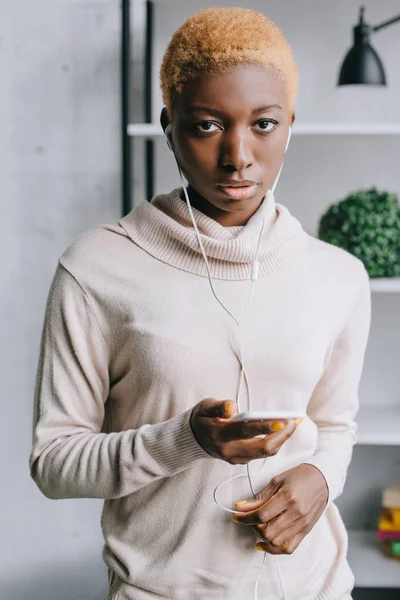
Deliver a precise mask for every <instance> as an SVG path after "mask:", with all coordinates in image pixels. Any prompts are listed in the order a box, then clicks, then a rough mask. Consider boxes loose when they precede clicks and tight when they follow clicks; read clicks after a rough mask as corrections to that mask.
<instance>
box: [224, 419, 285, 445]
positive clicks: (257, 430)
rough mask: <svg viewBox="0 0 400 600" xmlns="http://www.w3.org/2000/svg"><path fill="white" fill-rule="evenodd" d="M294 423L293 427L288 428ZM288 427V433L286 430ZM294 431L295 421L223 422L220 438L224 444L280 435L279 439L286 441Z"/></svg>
mask: <svg viewBox="0 0 400 600" xmlns="http://www.w3.org/2000/svg"><path fill="white" fill-rule="evenodd" d="M293 423H294V427H293V426H292V427H290V425H292V424H293ZM288 427H290V429H289V431H290V433H288V431H287V429H288ZM294 429H296V421H295V420H294V419H292V420H290V421H289V420H287V419H281V420H278V421H277V420H269V419H266V420H263V421H242V422H236V421H234V422H233V423H229V421H228V422H226V421H225V422H224V424H223V426H222V427H221V434H220V438H221V440H222V441H224V442H230V441H233V440H246V439H249V438H254V437H256V436H258V435H274V436H278V434H280V436H281V437H283V438H285V439H286V436H287V437H290V435H291V433H293V431H294Z"/></svg>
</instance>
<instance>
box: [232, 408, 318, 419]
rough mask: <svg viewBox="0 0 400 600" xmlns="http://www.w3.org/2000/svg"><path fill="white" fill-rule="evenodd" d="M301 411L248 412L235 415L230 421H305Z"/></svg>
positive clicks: (303, 413)
mask: <svg viewBox="0 0 400 600" xmlns="http://www.w3.org/2000/svg"><path fill="white" fill-rule="evenodd" d="M305 416H306V413H305V412H304V411H301V410H247V411H245V412H240V413H237V414H236V415H234V416H233V417H232V418H231V419H230V421H266V420H269V421H280V420H281V419H304V417H305Z"/></svg>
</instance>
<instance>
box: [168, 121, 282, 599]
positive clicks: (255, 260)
mask: <svg viewBox="0 0 400 600" xmlns="http://www.w3.org/2000/svg"><path fill="white" fill-rule="evenodd" d="M164 133H165V137H166V140H167V145H168V148H169V149H170V150H171V151H172V152H173V153H174V157H175V160H176V164H177V166H178V171H179V175H180V178H181V180H182V184H183V192H184V195H185V199H186V204H187V207H188V210H189V214H190V218H191V221H192V224H193V228H194V230H195V233H196V237H197V241H198V244H199V247H200V251H201V253H202V256H203V259H204V263H205V267H206V271H207V277H208V281H209V285H210V288H211V291H212V294H213V296H214V298H215V299H216V300H217V302H218V303H219V304H220V306H221V307H222V308H223V309H224V310H225V312H226V313H228V315H229V316H230V317H231V318H232V319H233V321H234V322H235V324H236V325H237V327H238V330H239V333H240V337H239V353H238V361H239V363H240V367H241V371H240V379H239V387H238V391H237V396H236V402H237V405H238V411H239V412H241V409H240V393H241V390H242V385H243V382H244V380H246V384H247V388H248V405H249V410H251V394H250V385H249V380H248V377H247V374H246V369H245V363H244V354H243V340H242V329H241V326H242V323H243V320H244V318H245V316H246V313H247V310H248V308H249V306H250V301H251V298H252V295H253V290H254V285H255V282H256V281H257V279H258V268H259V261H258V257H259V253H260V247H261V240H262V234H263V232H264V226H265V214H266V210H267V207H268V205H269V203H270V202H271V201H272V200H273V198H272V200H271V196H270V195H272V194H273V193H274V190H275V188H276V185H277V183H278V180H279V177H280V174H281V172H282V168H283V161H282V164H281V167H280V169H279V172H278V175H277V176H276V178H275V181H274V183H273V185H272V188H271V189H270V190H268V192H267V194H266V197H265V199H264V201H263V206H264V210H263V219H262V225H261V228H260V233H259V236H258V240H257V247H256V251H255V254H254V258H253V261H252V264H251V275H250V281H251V284H250V290H249V295H248V298H247V302H246V304H245V308H244V311H243V314H242V316H241V318H240V319H237V318H236V317H235V316H234V314H233V313H232V312H231V311H230V310H229V309H228V308H227V307H226V306H225V304H224V303H223V302H222V301H221V300H220V298H219V297H218V294H217V293H216V291H215V288H214V285H213V279H212V275H211V269H210V265H209V262H208V259H207V255H206V253H205V250H204V246H203V242H202V240H201V236H200V233H199V230H198V228H197V224H196V220H195V218H194V214H193V210H192V206H191V203H190V199H189V195H188V192H187V189H186V185H185V181H184V179H183V174H182V170H181V167H180V164H179V162H178V160H177V158H176V155H175V152H174V150H173V146H172V125H171V124H170V123H169V124H168V125H167V127H166V128H165V131H164ZM291 135H292V128H291V126H289V132H288V139H287V142H286V147H285V151H284V154H286V151H287V149H288V147H289V142H290V138H291ZM266 460H267V459H264V460H263V462H262V464H261V466H260V468H259V469H258V470H257V471H256V472H255V473H252V475H256V474H257V473H259V472H260V471H261V469H262V468H263V467H264V465H265V461H266ZM246 467H247V478H248V480H249V485H250V489H251V492H252V494H253V496H255V491H254V489H253V485H252V481H251V476H250V467H249V463H247V465H246ZM239 477H246V474H244V473H240V474H239V475H234V476H233V477H230V478H229V479H227V480H226V481H223V482H222V483H220V484H219V485H218V486H217V487H216V488H215V490H214V501H215V502H216V504H217V505H218V506H219V507H220V508H222V509H223V510H225V511H226V512H229V513H233V514H234V513H237V512H238V511H234V510H231V509H229V508H226V507H225V506H223V505H222V504H220V502H219V501H218V499H217V492H218V490H219V488H220V487H222V486H223V485H225V484H227V483H229V482H231V481H233V480H234V479H237V478H239ZM263 541H264V540H263ZM274 559H275V566H276V572H277V577H278V583H279V587H280V591H281V597H282V600H285V599H286V596H285V592H284V588H283V580H282V575H281V571H280V567H279V561H278V556H277V555H275V556H274ZM265 560H266V552H264V557H263V562H262V565H261V570H260V572H259V574H258V577H257V580H256V582H255V588H254V600H257V597H258V596H257V594H258V584H259V581H260V579H261V575H262V573H263V570H264V566H265Z"/></svg>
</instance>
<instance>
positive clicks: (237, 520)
mask: <svg viewBox="0 0 400 600" xmlns="http://www.w3.org/2000/svg"><path fill="white" fill-rule="evenodd" d="M232 521H235V523H239V522H240V521H239V518H238V516H237V515H232Z"/></svg>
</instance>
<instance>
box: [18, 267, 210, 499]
mask: <svg viewBox="0 0 400 600" xmlns="http://www.w3.org/2000/svg"><path fill="white" fill-rule="evenodd" d="M108 394H109V371H108V348H107V344H106V342H105V339H104V337H103V335H102V333H101V331H100V328H99V324H98V322H97V319H96V316H95V314H94V312H93V308H92V305H91V302H90V300H89V298H88V296H87V294H86V293H85V292H84V290H83V289H82V287H81V286H80V285H79V284H78V282H77V281H76V280H75V279H74V277H73V276H72V275H71V274H70V273H69V272H68V271H67V270H66V269H65V268H64V267H63V266H62V265H61V264H59V266H58V268H57V270H56V274H55V276H54V279H53V283H52V286H51V288H50V292H49V296H48V301H47V307H46V315H45V320H44V326H43V332H42V339H41V350H40V358H39V365H38V369H37V376H36V386H35V399H34V416H33V443H32V451H31V455H30V459H29V466H30V471H31V476H32V477H33V479H34V480H35V482H36V484H37V485H38V487H39V489H40V490H41V491H42V492H43V493H44V494H45V495H46V496H47V497H48V498H103V499H111V498H119V497H122V496H125V495H128V494H130V493H132V492H134V491H136V490H138V489H140V488H141V487H144V486H146V485H148V484H150V483H152V482H153V481H155V480H157V479H160V478H163V477H170V476H172V475H175V474H176V473H179V472H180V471H183V470H184V469H186V468H188V467H189V466H191V465H192V464H193V461H195V460H196V459H201V458H207V459H211V457H210V455H209V454H208V453H206V452H205V451H204V450H203V448H201V446H200V445H199V444H198V443H197V441H196V439H195V437H194V435H193V433H192V430H191V427H190V413H191V410H188V411H186V412H184V413H183V414H180V415H177V416H175V417H173V418H171V419H170V420H168V421H164V422H162V423H158V424H155V425H148V424H144V425H143V426H142V427H140V428H139V429H137V430H134V429H129V430H126V431H121V432H116V433H108V434H107V433H102V432H101V428H102V424H103V420H104V415H105V402H106V401H107V397H108Z"/></svg>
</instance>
